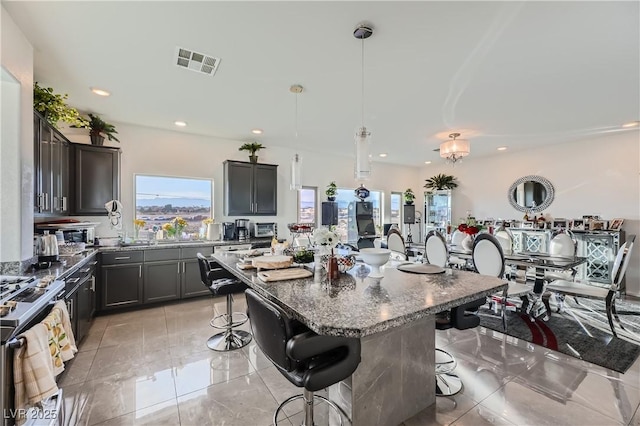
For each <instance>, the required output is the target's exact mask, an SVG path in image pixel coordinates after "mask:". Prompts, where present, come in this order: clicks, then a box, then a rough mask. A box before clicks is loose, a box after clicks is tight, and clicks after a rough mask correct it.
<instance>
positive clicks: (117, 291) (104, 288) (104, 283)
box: [100, 250, 144, 310]
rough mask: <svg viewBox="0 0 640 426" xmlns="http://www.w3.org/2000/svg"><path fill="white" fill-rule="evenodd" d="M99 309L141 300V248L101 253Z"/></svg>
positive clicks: (142, 255)
mask: <svg viewBox="0 0 640 426" xmlns="http://www.w3.org/2000/svg"><path fill="white" fill-rule="evenodd" d="M101 258H102V265H101V266H102V267H101V271H100V286H101V301H100V308H101V309H105V310H108V309H114V308H123V307H127V306H136V305H140V304H142V302H143V280H142V265H143V260H144V254H143V251H142V250H136V251H117V252H112V253H102V256H101Z"/></svg>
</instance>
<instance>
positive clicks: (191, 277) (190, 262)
mask: <svg viewBox="0 0 640 426" xmlns="http://www.w3.org/2000/svg"><path fill="white" fill-rule="evenodd" d="M198 253H202V254H203V255H204V256H210V255H211V254H212V253H213V247H197V248H196V247H188V248H187V247H185V248H183V249H182V250H181V253H180V259H181V260H180V262H181V263H182V275H181V278H180V297H181V298H188V297H197V296H206V295H210V294H211V292H210V291H209V289H208V288H207V286H205V285H204V284H203V283H202V279H201V277H200V266H199V265H198V258H197V254H198Z"/></svg>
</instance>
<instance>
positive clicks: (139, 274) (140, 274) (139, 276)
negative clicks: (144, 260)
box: [138, 265, 142, 278]
mask: <svg viewBox="0 0 640 426" xmlns="http://www.w3.org/2000/svg"><path fill="white" fill-rule="evenodd" d="M138 278H142V265H138Z"/></svg>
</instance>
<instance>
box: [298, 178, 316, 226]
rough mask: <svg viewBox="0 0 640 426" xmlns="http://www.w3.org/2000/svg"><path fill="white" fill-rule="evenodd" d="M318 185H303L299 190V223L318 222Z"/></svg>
mask: <svg viewBox="0 0 640 426" xmlns="http://www.w3.org/2000/svg"><path fill="white" fill-rule="evenodd" d="M317 191H318V189H317V188H316V187H311V186H309V187H307V186H305V187H303V188H302V189H300V190H299V191H298V223H316V212H317V210H318V209H317V201H316V200H317V199H318V198H317V196H316V193H317Z"/></svg>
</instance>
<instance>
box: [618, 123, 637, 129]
mask: <svg viewBox="0 0 640 426" xmlns="http://www.w3.org/2000/svg"><path fill="white" fill-rule="evenodd" d="M638 126H640V121H631V122H629V123H625V124H623V125H622V127H624V128H625V129H628V128H630V127H638Z"/></svg>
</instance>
